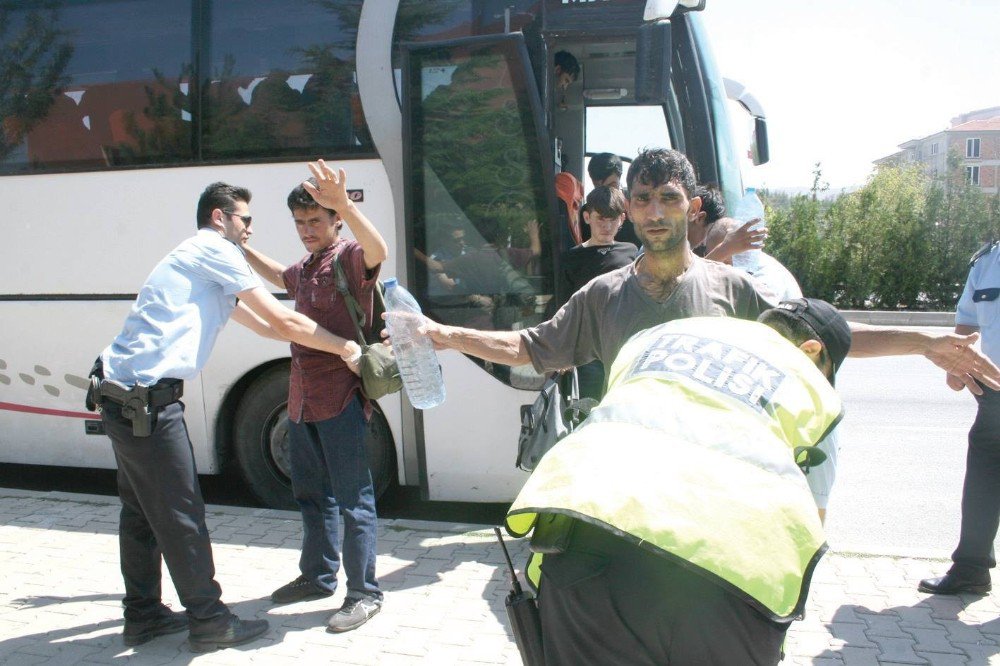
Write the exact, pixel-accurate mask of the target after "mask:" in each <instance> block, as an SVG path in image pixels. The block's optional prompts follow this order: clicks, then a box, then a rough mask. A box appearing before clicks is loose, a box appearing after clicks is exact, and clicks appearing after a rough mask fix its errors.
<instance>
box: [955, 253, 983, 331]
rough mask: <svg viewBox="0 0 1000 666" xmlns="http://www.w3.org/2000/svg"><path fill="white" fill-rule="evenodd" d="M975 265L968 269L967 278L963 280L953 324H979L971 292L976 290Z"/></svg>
mask: <svg viewBox="0 0 1000 666" xmlns="http://www.w3.org/2000/svg"><path fill="white" fill-rule="evenodd" d="M975 282H976V266H973V267H972V268H971V269H970V270H969V278H968V279H967V280H966V281H965V289H963V290H962V297H961V298H959V299H958V308H957V309H956V310H955V324H960V325H963V326H976V327H978V326H979V318H978V316H977V315H976V304H975V303H974V302H973V301H972V294H973V292H975V291H976V285H975Z"/></svg>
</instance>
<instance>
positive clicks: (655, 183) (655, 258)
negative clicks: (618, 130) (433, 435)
mask: <svg viewBox="0 0 1000 666" xmlns="http://www.w3.org/2000/svg"><path fill="white" fill-rule="evenodd" d="M694 189H695V177H694V169H693V168H692V166H691V163H690V162H689V161H688V159H687V158H686V157H685V156H684V155H683V154H681V153H679V152H677V151H674V150H664V149H652V150H647V151H644V152H643V153H642V154H640V155H639V156H638V157H637V158H636V160H635V161H634V162H633V163H632V166H631V168H630V169H629V173H628V196H629V204H630V205H629V215H630V217H631V219H632V221H633V223H634V224H635V227H636V232H637V233H638V234H639V238H640V240H641V241H642V244H643V248H644V254H643V255H642V256H640V257H639V258H638V259H636V261H635V262H634V263H632V264H630V265H628V266H625V267H624V268H620V269H618V270H615V271H612V272H610V273H606V274H604V275H602V276H600V277H598V278H596V279H594V280H593V281H591V282H590V283H589V284H587V285H586V286H585V287H584V288H582V289H581V290H580V291H578V292H576V293H575V294H574V295H573V296H572V297H571V298H570V300H569V301H568V302H567V303H566V304H565V305H564V306H563V307H562V308H560V310H559V311H558V312H557V313H556V314H555V316H554V317H553V318H552V319H550V320H549V321H547V322H544V323H542V324H539V325H538V326H536V327H534V328H530V329H528V330H525V331H519V332H518V331H488V332H487V331H477V330H473V329H467V328H458V327H454V326H442V325H440V324H436V323H433V322H428V323H427V333H428V334H429V335H430V336H431V337H432V338H433V340H434V341H435V343H437V345H438V346H439V347H445V348H450V349H457V350H459V351H462V352H464V353H466V354H470V355H472V356H477V357H479V358H483V359H486V360H489V361H493V362H495V363H504V364H507V365H524V364H527V363H531V364H532V365H534V366H535V369H536V370H538V371H539V372H544V371H549V370H557V369H563V368H569V367H573V366H577V365H582V364H584V363H587V362H589V361H593V360H595V359H596V360H599V361H602V362H603V363H604V365H605V367H610V366H611V362H612V361H614V359H615V356H616V355H617V354H618V350H619V349H621V347H622V345H624V344H625V341H626V340H628V339H629V338H630V337H631V336H632V335H634V334H635V333H637V332H639V331H641V330H643V329H646V328H649V327H651V326H655V325H657V324H662V323H663V322H666V321H670V320H672V319H679V318H682V317H698V316H713V315H718V316H730V317H740V318H743V319H756V318H757V315H759V314H760V313H761V312H762V311H764V310H765V309H767V307H769V306H768V304H767V303H766V302H765V301H764V300H763V299H762V298H761V297H760V295H759V294H758V293H757V292H756V290H755V289H754V287H753V284H752V283H751V282H750V279H749V278H748V277H747V276H746V275H745V274H744V273H741V272H740V271H736V270H733V269H732V268H730V267H728V266H723V265H721V264H717V263H715V262H711V261H705V260H703V259H700V258H698V257H696V256H695V255H694V254H693V253H692V252H691V248H690V246H689V245H688V242H687V225H688V220H689V219H690V218H691V216H693V215H696V214H697V213H698V211H699V209H700V207H701V199H700V198H698V197H695V196H693V193H694Z"/></svg>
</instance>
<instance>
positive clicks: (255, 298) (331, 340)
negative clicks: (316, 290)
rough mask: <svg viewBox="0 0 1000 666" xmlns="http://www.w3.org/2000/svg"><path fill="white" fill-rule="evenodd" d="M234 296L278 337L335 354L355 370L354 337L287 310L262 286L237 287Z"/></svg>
mask: <svg viewBox="0 0 1000 666" xmlns="http://www.w3.org/2000/svg"><path fill="white" fill-rule="evenodd" d="M238 296H239V299H240V301H241V302H242V303H244V304H246V306H247V308H249V309H250V310H251V311H252V312H253V314H255V315H257V317H259V318H260V319H261V320H263V321H264V322H265V323H266V324H267V325H268V327H269V328H270V330H272V331H273V332H275V333H277V335H278V336H279V337H280V339H285V340H289V341H291V342H297V343H298V344H300V345H303V346H305V347H311V348H313V349H319V350H320V351H325V352H329V353H331V354H336V355H337V356H339V357H340V358H342V359H343V360H344V362H345V363H347V367H349V368H350V369H351V371H352V372H354V373H357V372H358V365H357V363H358V360H359V359H360V357H361V346H360V345H358V343H357V342H355V341H354V340H347V339H345V338H342V337H340V336H339V335H334V334H333V333H331V332H329V331H328V330H326V329H325V328H323V327H322V326H320V325H319V324H317V323H316V322H314V321H313V320H312V319H310V318H309V317H307V316H305V315H304V314H300V313H298V312H295V311H294V310H289V309H288V308H286V307H285V306H284V305H282V304H281V303H279V302H278V299H276V298H275V297H274V296H272V295H271V293H270V292H269V291H268V290H267V289H264V288H263V287H254V288H253V289H247V290H245V291H241V292H240V293H239V294H238ZM240 317H241V319H243V320H244V321H241V320H240V319H237V321H238V322H239V323H242V324H244V325H248V324H246V318H245V316H244V315H240ZM250 328H251V329H252V328H253V326H252V325H251V326H250ZM268 337H270V336H268Z"/></svg>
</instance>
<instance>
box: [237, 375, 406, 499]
mask: <svg viewBox="0 0 1000 666" xmlns="http://www.w3.org/2000/svg"><path fill="white" fill-rule="evenodd" d="M287 406H288V367H287V366H277V367H274V368H272V369H270V370H268V371H266V372H265V373H264V374H262V375H261V376H260V377H258V378H257V379H256V380H254V382H253V383H252V384H251V385H250V386H249V387H248V389H247V391H246V392H245V393H244V394H243V397H242V399H241V400H240V403H239V406H238V407H237V409H236V424H235V428H234V429H233V434H234V442H233V450H234V453H235V456H236V463H237V466H238V467H239V470H240V474H241V475H242V476H243V479H244V480H245V481H246V483H247V486H249V488H250V491H251V492H252V493H253V494H254V496H255V497H256V498H257V499H258V500H259V501H260V502H261V503H262V504H264V505H265V506H268V507H271V508H273V509H297V508H298V506H297V505H296V504H295V500H294V498H293V497H292V484H291V458H290V456H289V440H288V409H287ZM365 446H366V447H367V449H368V464H369V466H370V468H371V473H372V482H373V484H374V486H375V498H376V499H378V498H379V497H381V496H382V495H383V494H384V493H385V491H386V490H388V488H389V487H390V486H391V485H393V483H394V482H395V481H396V474H397V472H396V448H395V446H394V445H393V440H392V431H391V430H390V429H389V424H388V422H386V420H385V416H383V415H382V413H381V412H380V411H379V410H378V409H376V410H375V412H374V413H373V414H372V418H371V421H369V423H368V427H367V428H366V431H365Z"/></svg>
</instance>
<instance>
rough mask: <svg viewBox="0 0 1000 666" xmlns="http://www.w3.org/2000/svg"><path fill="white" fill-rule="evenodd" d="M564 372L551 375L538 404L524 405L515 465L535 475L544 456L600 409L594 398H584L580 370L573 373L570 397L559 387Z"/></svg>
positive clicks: (574, 370) (538, 398)
mask: <svg viewBox="0 0 1000 666" xmlns="http://www.w3.org/2000/svg"><path fill="white" fill-rule="evenodd" d="M561 376H562V375H561V373H559V372H554V373H552V374H551V375H549V377H548V379H546V380H545V384H543V385H542V389H541V391H539V393H538V397H537V398H535V402H533V403H532V404H530V405H522V406H521V433H520V435H519V436H518V439H517V460H516V461H515V463H514V464H515V465H516V466H517V467H519V468H521V469H523V470H524V471H526V472H531V471H532V470H534V469H535V466H536V465H538V461H539V460H541V459H542V456H544V455H545V453H546V452H547V451H548V450H549V449H551V448H552V447H553V446H555V445H556V442H558V441H559V440H560V439H562V438H563V437H565V436H566V435H568V434H569V433H571V432H573V429H574V428H575V427H576V426H577V425H579V424H580V423H581V422H582V421H583V420H584V419H585V418H586V417H587V415H588V414H589V413H590V410H591V409H593V408H594V407H596V406H597V401H596V400H594V399H593V398H584V399H582V400H581V399H580V397H579V396H580V387H579V382H578V381H577V376H576V368H574V369H573V370H572V371H571V377H570V387H571V388H570V394H569V395H568V396H565V395H563V391H562V389H561V388H560V387H559V382H560V378H561Z"/></svg>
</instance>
